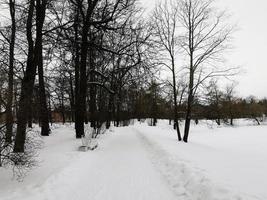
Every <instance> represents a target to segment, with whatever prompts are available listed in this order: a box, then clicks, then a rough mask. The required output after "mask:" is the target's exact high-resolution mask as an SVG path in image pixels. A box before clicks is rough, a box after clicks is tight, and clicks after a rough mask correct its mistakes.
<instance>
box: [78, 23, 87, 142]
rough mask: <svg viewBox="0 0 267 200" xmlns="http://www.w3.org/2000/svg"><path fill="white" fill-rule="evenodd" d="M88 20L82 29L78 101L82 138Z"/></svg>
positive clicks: (84, 109) (84, 112) (79, 131)
mask: <svg viewBox="0 0 267 200" xmlns="http://www.w3.org/2000/svg"><path fill="white" fill-rule="evenodd" d="M88 20H89V19H87V20H85V22H84V24H83V30H82V46H81V64H80V71H79V75H80V79H79V90H78V96H77V97H78V98H77V102H76V121H75V123H76V126H75V128H76V138H81V137H82V136H83V135H84V122H85V114H86V91H87V70H86V65H87V53H88V31H89V24H88Z"/></svg>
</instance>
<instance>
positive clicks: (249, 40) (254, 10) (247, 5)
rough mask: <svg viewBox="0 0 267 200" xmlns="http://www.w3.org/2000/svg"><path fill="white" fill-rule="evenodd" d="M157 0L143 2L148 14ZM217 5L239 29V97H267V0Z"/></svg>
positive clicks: (234, 57)
mask: <svg viewBox="0 0 267 200" xmlns="http://www.w3.org/2000/svg"><path fill="white" fill-rule="evenodd" d="M156 1H157V0H140V2H141V3H142V4H143V6H144V7H146V8H147V10H148V11H149V10H152V9H153V5H154V4H155V3H156ZM159 1H160V0H159ZM217 4H218V7H219V8H221V9H227V10H228V11H229V13H231V14H232V17H231V21H232V22H233V23H237V24H238V28H239V31H237V32H236V33H235V35H234V38H235V39H234V41H233V46H234V47H235V48H234V49H233V50H232V51H231V54H229V55H228V56H227V60H228V61H229V64H231V65H233V66H242V69H243V71H244V73H242V74H241V75H239V76H237V77H236V80H237V81H238V82H239V83H238V86H237V91H238V95H239V96H243V97H245V96H249V95H255V96H257V97H260V98H262V97H267V22H266V20H267V0H217ZM0 7H1V6H0ZM1 14H3V12H2V13H0V22H1V21H2V20H1Z"/></svg>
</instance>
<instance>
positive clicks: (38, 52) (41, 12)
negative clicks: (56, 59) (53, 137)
mask: <svg viewBox="0 0 267 200" xmlns="http://www.w3.org/2000/svg"><path fill="white" fill-rule="evenodd" d="M46 6H47V1H46V0H44V1H41V0H36V44H35V57H36V64H37V66H38V77H39V100H40V122H41V135H42V136H49V133H50V128H49V119H48V109H47V100H46V94H45V84H44V69H43V34H42V30H43V24H44V19H45V13H46Z"/></svg>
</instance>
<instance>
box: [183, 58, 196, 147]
mask: <svg viewBox="0 0 267 200" xmlns="http://www.w3.org/2000/svg"><path fill="white" fill-rule="evenodd" d="M192 62H193V58H191V66H193V63H192ZM189 76H190V77H189V79H190V80H189V92H188V99H187V108H186V116H185V128H184V138H183V140H184V142H188V136H189V130H190V123H191V113H192V105H193V101H194V94H193V93H194V88H193V87H194V71H193V67H190V75H189Z"/></svg>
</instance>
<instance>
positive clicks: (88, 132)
mask: <svg viewBox="0 0 267 200" xmlns="http://www.w3.org/2000/svg"><path fill="white" fill-rule="evenodd" d="M93 131H94V130H92V129H89V128H87V129H85V135H84V136H83V137H82V146H80V147H79V151H88V150H94V149H96V148H97V146H98V143H97V141H96V140H95V139H93V138H92V134H93Z"/></svg>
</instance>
